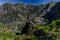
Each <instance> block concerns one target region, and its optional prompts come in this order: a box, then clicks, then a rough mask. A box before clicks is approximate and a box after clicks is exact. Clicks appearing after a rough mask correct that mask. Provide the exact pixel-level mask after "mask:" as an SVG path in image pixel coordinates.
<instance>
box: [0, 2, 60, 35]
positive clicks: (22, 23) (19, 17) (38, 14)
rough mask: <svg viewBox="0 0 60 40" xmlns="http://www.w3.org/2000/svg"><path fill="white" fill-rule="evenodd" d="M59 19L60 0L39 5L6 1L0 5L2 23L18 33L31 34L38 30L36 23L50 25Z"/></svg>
mask: <svg viewBox="0 0 60 40" xmlns="http://www.w3.org/2000/svg"><path fill="white" fill-rule="evenodd" d="M57 19H60V2H50V3H48V4H42V5H37V6H34V5H25V4H20V3H17V4H11V3H5V4H3V5H1V6H0V23H2V24H4V25H6V28H8V29H10V30H12V31H14V33H15V34H16V35H21V34H29V33H30V34H31V32H30V31H32V32H35V31H36V30H35V29H34V28H35V25H38V26H45V25H49V24H51V22H52V21H53V20H54V21H55V20H57ZM28 31H29V32H28Z"/></svg>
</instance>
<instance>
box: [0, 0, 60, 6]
mask: <svg viewBox="0 0 60 40" xmlns="http://www.w3.org/2000/svg"><path fill="white" fill-rule="evenodd" d="M51 1H54V2H58V1H60V0H0V5H2V4H4V3H6V2H9V3H14V4H15V3H24V4H31V5H39V4H46V3H48V2H51Z"/></svg>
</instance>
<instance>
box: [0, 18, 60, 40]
mask: <svg viewBox="0 0 60 40" xmlns="http://www.w3.org/2000/svg"><path fill="white" fill-rule="evenodd" d="M33 27H34V29H36V30H35V31H34V32H33V34H31V35H30V34H29V35H28V34H22V35H16V34H15V33H14V32H13V31H12V30H10V29H8V28H6V25H4V24H1V23H0V40H1V39H3V40H60V19H58V20H56V21H52V23H50V24H48V25H45V26H37V25H36V24H34V25H33Z"/></svg>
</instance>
